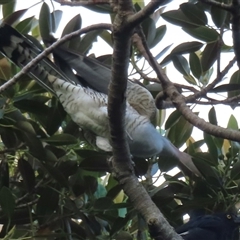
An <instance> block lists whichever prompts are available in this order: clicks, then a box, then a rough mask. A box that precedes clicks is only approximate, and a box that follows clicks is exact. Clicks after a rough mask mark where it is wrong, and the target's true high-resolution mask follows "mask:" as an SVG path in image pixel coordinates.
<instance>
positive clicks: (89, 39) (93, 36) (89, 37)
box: [69, 30, 102, 54]
mask: <svg viewBox="0 0 240 240" xmlns="http://www.w3.org/2000/svg"><path fill="white" fill-rule="evenodd" d="M101 33H102V30H94V31H91V32H89V33H87V34H85V35H84V36H83V38H82V39H81V41H80V44H79V47H78V51H79V52H81V53H82V54H86V53H88V51H89V50H90V49H91V48H92V44H93V42H96V40H97V37H98V36H99V35H100V34H101ZM69 47H70V48H71V47H72V46H71V44H70V45H69Z"/></svg>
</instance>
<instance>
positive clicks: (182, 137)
mask: <svg viewBox="0 0 240 240" xmlns="http://www.w3.org/2000/svg"><path fill="white" fill-rule="evenodd" d="M192 129H193V125H192V124H191V123H189V122H188V121H187V120H186V119H185V118H184V117H182V116H181V117H180V118H179V120H178V122H177V123H176V124H175V125H174V126H173V127H171V129H170V130H169V132H168V134H167V137H168V138H169V140H170V141H171V142H172V143H173V144H174V145H175V146H176V147H181V146H182V145H183V144H184V143H185V142H186V141H187V140H188V139H189V137H190V136H191V133H192Z"/></svg>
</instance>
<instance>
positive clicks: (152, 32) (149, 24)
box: [142, 18, 156, 46]
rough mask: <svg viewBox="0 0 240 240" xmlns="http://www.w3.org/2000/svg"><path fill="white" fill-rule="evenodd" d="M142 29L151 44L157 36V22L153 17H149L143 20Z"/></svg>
mask: <svg viewBox="0 0 240 240" xmlns="http://www.w3.org/2000/svg"><path fill="white" fill-rule="evenodd" d="M142 29H143V32H144V34H145V37H146V40H147V44H148V45H149V46H151V44H152V42H153V40H154V38H155V36H156V26H155V22H154V21H153V19H151V18H147V19H146V20H144V21H143V22H142Z"/></svg>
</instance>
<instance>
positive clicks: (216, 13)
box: [211, 6, 228, 28]
mask: <svg viewBox="0 0 240 240" xmlns="http://www.w3.org/2000/svg"><path fill="white" fill-rule="evenodd" d="M227 15H228V12H227V11H226V10H223V9H221V8H218V7H214V6H211V17H212V20H213V22H214V23H215V25H216V26H217V27H218V28H221V27H222V26H223V25H224V23H225V20H226V17H227Z"/></svg>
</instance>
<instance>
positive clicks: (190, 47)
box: [171, 41, 203, 54]
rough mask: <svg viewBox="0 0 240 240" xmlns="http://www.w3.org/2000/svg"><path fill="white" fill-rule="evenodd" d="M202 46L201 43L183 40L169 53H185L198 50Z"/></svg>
mask: <svg viewBox="0 0 240 240" xmlns="http://www.w3.org/2000/svg"><path fill="white" fill-rule="evenodd" d="M202 46H203V43H201V42H197V41H192V42H185V43H181V44H180V45H178V46H177V47H175V48H174V49H173V50H172V52H171V54H186V53H191V52H196V51H198V50H199V49H200V48H201V47H202Z"/></svg>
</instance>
